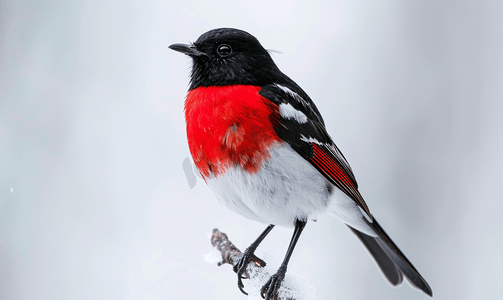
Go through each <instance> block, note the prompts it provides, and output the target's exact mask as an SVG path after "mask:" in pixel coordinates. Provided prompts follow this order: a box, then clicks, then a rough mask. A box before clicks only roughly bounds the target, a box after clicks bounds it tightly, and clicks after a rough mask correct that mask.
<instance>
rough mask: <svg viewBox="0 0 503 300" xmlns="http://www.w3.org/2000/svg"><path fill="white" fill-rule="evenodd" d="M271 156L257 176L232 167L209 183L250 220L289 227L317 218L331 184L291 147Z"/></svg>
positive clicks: (284, 146)
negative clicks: (295, 222)
mask: <svg viewBox="0 0 503 300" xmlns="http://www.w3.org/2000/svg"><path fill="white" fill-rule="evenodd" d="M270 153H271V158H270V159H268V160H267V161H266V162H265V163H264V164H263V166H262V168H261V169H260V171H258V172H257V173H254V174H250V173H248V172H247V171H245V170H242V169H241V168H237V167H232V168H230V169H228V170H227V171H226V172H225V173H224V174H221V175H218V176H217V177H216V178H208V179H207V180H206V182H207V183H208V186H209V187H210V188H211V189H212V190H213V192H214V193H215V195H216V196H217V198H218V199H219V200H220V202H222V203H223V204H224V205H225V206H227V207H228V208H229V209H230V210H232V211H234V212H236V213H238V214H241V215H243V216H244V217H246V218H248V219H251V220H255V221H259V222H261V223H266V224H275V225H281V226H287V227H291V226H293V223H294V221H295V219H303V220H307V219H316V218H317V216H318V215H319V214H320V213H322V212H324V211H325V210H326V208H327V204H328V201H329V197H330V189H332V188H331V185H330V184H329V183H328V181H327V180H326V179H325V178H324V177H323V175H321V174H320V173H319V172H318V171H317V170H316V169H315V168H314V167H313V166H312V165H311V164H310V163H309V162H307V161H306V160H304V159H303V158H302V157H301V156H299V154H297V153H296V152H295V151H294V150H293V149H292V148H291V147H290V146H289V145H288V144H286V143H283V144H281V145H276V146H274V147H272V148H271V152H270Z"/></svg>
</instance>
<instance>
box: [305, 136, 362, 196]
mask: <svg viewBox="0 0 503 300" xmlns="http://www.w3.org/2000/svg"><path fill="white" fill-rule="evenodd" d="M312 145H313V149H314V158H313V160H314V162H315V163H316V165H318V167H319V168H320V169H322V170H323V172H325V173H326V174H327V175H330V176H331V177H332V178H333V179H336V180H338V181H342V182H344V183H345V184H347V185H349V186H354V183H353V181H352V180H351V179H350V178H349V176H348V175H347V174H346V173H345V172H344V170H342V169H341V168H340V167H339V166H338V165H337V164H336V163H335V162H334V161H333V160H332V159H330V157H329V156H328V155H327V154H326V153H325V152H324V151H323V150H322V149H321V148H320V147H319V146H318V145H317V144H315V143H312Z"/></svg>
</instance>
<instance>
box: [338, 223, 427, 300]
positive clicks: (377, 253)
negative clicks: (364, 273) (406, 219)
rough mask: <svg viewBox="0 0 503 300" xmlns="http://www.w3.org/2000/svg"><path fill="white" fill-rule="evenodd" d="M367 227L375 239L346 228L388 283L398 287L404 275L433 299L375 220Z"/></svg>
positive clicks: (424, 283)
mask: <svg viewBox="0 0 503 300" xmlns="http://www.w3.org/2000/svg"><path fill="white" fill-rule="evenodd" d="M367 223H368V222H367ZM368 225H369V226H370V227H371V228H372V229H373V230H374V231H375V233H376V234H377V235H378V236H377V237H373V236H369V235H366V234H365V233H363V232H360V231H358V230H356V229H354V228H352V227H351V226H349V225H348V227H349V228H350V229H351V230H352V231H353V232H354V234H356V236H357V237H358V238H359V239H360V240H361V241H362V243H363V244H364V245H365V247H367V249H368V251H369V252H370V254H372V256H373V257H374V259H375V261H376V262H377V265H378V266H379V268H380V269H381V271H382V272H383V273H384V276H386V278H387V279H388V280H389V282H390V283H391V284H392V285H395V286H396V285H400V284H401V283H402V281H403V275H405V277H407V279H409V282H410V283H411V284H412V285H413V286H415V287H416V288H418V289H420V290H422V291H423V292H425V293H426V294H428V295H429V296H430V297H433V292H432V290H431V288H430V286H429V285H428V283H427V282H426V280H424V278H423V277H422V276H421V274H419V272H418V271H417V270H416V268H414V266H413V265H412V264H411V263H410V261H409V260H408V259H407V258H406V257H405V255H403V253H402V251H400V249H398V247H397V246H396V245H395V243H393V241H392V240H391V239H390V238H389V236H388V235H387V234H386V232H384V230H383V229H382V227H381V226H380V225H379V223H377V220H376V219H374V220H373V222H372V223H368Z"/></svg>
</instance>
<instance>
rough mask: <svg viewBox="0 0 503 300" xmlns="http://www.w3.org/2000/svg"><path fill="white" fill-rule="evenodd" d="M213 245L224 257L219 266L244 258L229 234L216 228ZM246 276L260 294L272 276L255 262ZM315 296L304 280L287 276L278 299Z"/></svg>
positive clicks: (286, 299) (291, 299)
mask: <svg viewBox="0 0 503 300" xmlns="http://www.w3.org/2000/svg"><path fill="white" fill-rule="evenodd" d="M211 244H212V245H213V247H215V248H216V249H217V250H218V251H220V254H221V255H222V261H221V262H219V263H218V266H221V265H223V264H230V265H232V266H234V265H236V264H237V263H238V261H239V259H240V258H241V256H242V252H241V251H240V250H239V249H238V248H237V247H236V246H234V244H233V243H232V242H231V241H230V240H229V238H228V237H227V234H225V233H223V232H221V231H219V230H218V229H216V228H215V229H213V234H212V235H211ZM245 276H247V277H246V278H248V279H250V283H251V285H252V286H253V287H254V289H255V291H256V292H257V294H258V293H259V291H260V288H261V287H262V285H264V284H265V283H266V281H267V280H268V279H269V277H270V276H271V275H269V272H268V267H267V266H266V267H265V268H264V267H261V266H259V265H258V264H256V263H255V262H251V263H249V264H248V267H247V268H246V274H245ZM294 277H295V276H294ZM314 294H315V292H314V288H313V287H312V286H310V285H309V284H307V282H306V280H305V279H304V278H298V276H297V278H292V276H289V275H287V277H286V278H285V281H283V283H282V285H281V289H280V291H279V295H278V298H279V299H280V300H301V299H302V300H305V299H314V298H315V295H314Z"/></svg>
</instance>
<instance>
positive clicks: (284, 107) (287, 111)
mask: <svg viewBox="0 0 503 300" xmlns="http://www.w3.org/2000/svg"><path fill="white" fill-rule="evenodd" d="M279 114H280V115H281V117H283V118H284V119H287V120H291V119H294V120H295V121H297V122H299V123H301V124H304V123H307V117H306V115H305V114H304V113H302V112H301V111H299V110H296V109H295V108H293V106H291V105H290V104H289V103H281V104H280V105H279Z"/></svg>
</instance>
